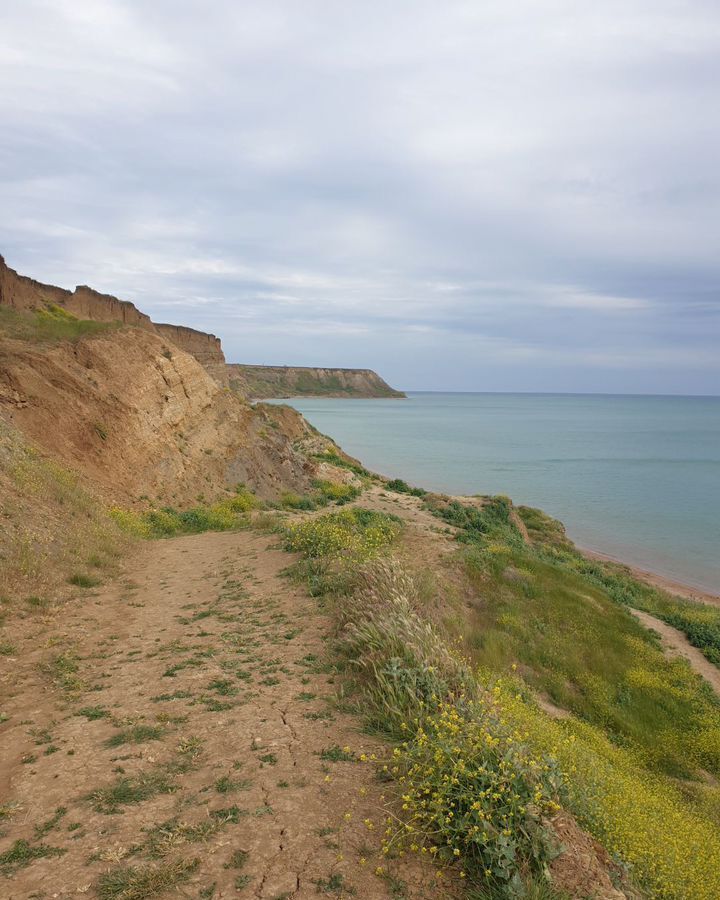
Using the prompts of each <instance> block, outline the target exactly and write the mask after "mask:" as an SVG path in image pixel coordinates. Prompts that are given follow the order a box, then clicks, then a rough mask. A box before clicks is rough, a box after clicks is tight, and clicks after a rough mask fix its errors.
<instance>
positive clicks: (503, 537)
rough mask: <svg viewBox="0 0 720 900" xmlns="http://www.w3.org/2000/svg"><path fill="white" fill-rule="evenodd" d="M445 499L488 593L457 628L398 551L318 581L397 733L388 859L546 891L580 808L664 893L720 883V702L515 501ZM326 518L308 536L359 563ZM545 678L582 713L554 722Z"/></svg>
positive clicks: (355, 685)
mask: <svg viewBox="0 0 720 900" xmlns="http://www.w3.org/2000/svg"><path fill="white" fill-rule="evenodd" d="M431 506H432V508H433V510H434V511H435V512H436V514H437V515H438V516H439V517H440V518H442V519H444V521H445V522H446V523H447V524H448V525H450V526H453V527H454V528H455V529H456V532H457V536H458V538H459V544H460V546H461V548H462V549H460V550H459V551H458V555H457V565H458V569H457V572H458V575H459V576H461V577H462V578H463V579H465V580H466V584H467V585H468V586H469V587H470V588H471V589H472V590H474V591H476V592H477V594H478V597H479V598H482V601H481V603H479V604H478V605H477V607H476V608H475V611H474V613H473V616H472V618H471V620H470V621H466V620H465V619H464V617H458V616H453V615H452V612H453V610H452V609H450V610H449V611H448V610H445V612H446V613H448V612H449V614H448V615H446V619H447V621H446V625H447V628H444V627H443V625H442V623H440V622H438V621H436V622H433V621H432V618H433V617H432V614H431V613H429V612H428V598H427V596H426V595H425V588H424V587H423V586H422V585H421V584H420V582H419V581H418V579H416V578H414V577H412V576H410V575H409V574H408V573H407V572H406V571H405V570H404V569H403V568H402V567H401V566H400V565H399V564H398V563H397V562H395V561H393V560H392V559H389V558H388V557H387V553H382V554H369V555H368V556H367V557H366V559H367V560H368V561H367V562H366V563H365V565H364V566H362V567H361V572H360V573H359V574H358V572H357V568H356V569H355V573H354V576H353V578H352V579H350V580H349V581H347V580H346V581H343V582H341V584H340V589H339V590H336V584H335V582H334V581H333V580H332V579H322V578H321V579H319V581H318V583H317V584H316V588H319V590H316V593H322V594H323V595H324V597H325V602H326V606H328V608H330V609H332V611H333V613H334V615H335V618H336V622H337V630H338V640H337V645H336V646H337V651H338V654H339V659H340V660H341V661H344V663H343V664H344V667H345V671H346V673H347V676H348V677H347V683H346V687H345V690H346V691H349V692H350V695H351V700H352V702H353V703H354V704H355V707H356V708H357V709H358V711H360V712H362V713H363V714H364V715H365V716H366V718H367V720H368V724H369V725H370V726H371V727H372V728H374V729H375V730H379V731H381V732H383V733H385V734H387V735H388V736H389V737H390V738H391V739H393V740H394V741H395V742H396V747H395V750H394V753H393V755H392V757H391V758H390V759H389V760H387V761H386V762H385V763H384V764H383V765H382V767H381V774H383V773H384V774H385V775H386V776H389V777H392V778H394V779H396V782H397V803H396V805H395V806H394V807H393V809H392V810H391V812H390V816H389V825H388V831H387V833H386V839H385V849H386V853H387V854H388V856H390V857H392V856H393V855H394V854H396V853H401V852H407V851H410V852H416V853H419V854H421V855H423V856H426V857H428V858H431V859H433V860H434V861H435V864H436V866H437V867H438V870H439V872H440V874H441V875H442V873H443V872H444V870H445V868H446V867H449V866H452V867H453V869H454V871H456V873H457V874H459V875H460V876H461V877H464V878H465V879H466V880H467V882H468V884H469V885H471V886H472V887H473V889H474V890H476V891H478V892H479V893H478V896H480V895H482V896H485V895H487V896H508V897H520V896H525V895H528V893H529V892H530V891H531V888H530V887H529V885H532V886H533V887H532V890H535V891H538V890H539V891H543V890H546V888H543V887H542V883H543V881H544V877H545V876H544V872H545V871H546V865H547V863H548V862H549V861H550V860H551V859H552V857H553V855H554V854H555V853H557V851H558V846H557V842H556V840H555V838H554V835H553V832H552V829H550V828H549V827H548V824H547V823H548V820H549V819H550V818H551V816H552V814H553V813H554V812H555V811H556V810H557V809H558V808H559V807H560V805H562V806H563V807H564V808H567V809H569V810H570V811H571V812H573V813H574V814H575V815H576V817H577V818H578V819H579V821H580V822H581V824H582V825H584V826H585V827H586V828H588V829H589V830H590V831H591V832H592V833H593V834H594V835H595V836H596V837H598V839H600V840H601V841H602V842H603V843H604V844H605V846H606V847H607V848H608V849H609V850H610V852H611V853H613V854H614V855H615V857H616V858H617V859H618V860H620V861H622V862H623V864H624V865H625V867H626V871H627V877H628V878H632V879H633V880H635V881H636V882H637V883H638V884H639V885H641V886H642V887H643V888H645V889H646V890H647V891H649V892H650V894H651V895H652V896H657V897H666V898H676V900H680V898H683V900H710V898H712V897H715V896H718V895H720V876H719V875H718V872H720V839H718V837H717V825H718V823H720V796H718V790H717V788H715V787H713V786H712V785H710V784H708V783H707V781H706V780H704V779H705V778H706V777H707V773H720V768H719V764H720V756H718V753H717V751H718V748H720V729H719V726H720V718H718V701H717V698H716V697H715V696H714V694H713V693H712V692H711V691H710V689H709V688H708V687H707V685H705V684H704V683H703V682H702V681H701V680H700V679H699V678H698V677H697V676H695V675H694V674H693V673H692V672H691V670H690V669H689V667H688V666H687V665H686V664H685V663H684V662H683V661H675V662H668V661H667V660H665V659H664V657H663V655H662V653H661V651H660V649H659V647H658V646H657V643H656V641H655V639H654V638H653V636H652V635H651V634H650V633H649V632H647V631H646V630H645V629H643V628H641V627H640V625H639V624H638V623H637V622H636V621H635V620H634V619H633V618H632V617H631V616H630V615H629V614H628V613H627V612H626V611H625V609H624V608H623V606H622V605H621V604H620V603H618V602H617V600H616V599H614V598H613V597H611V596H609V595H608V593H607V592H605V591H604V590H603V589H602V588H601V587H600V586H598V585H597V584H596V583H594V582H593V581H592V580H590V579H585V578H584V577H583V576H582V574H581V573H579V572H573V571H570V570H569V568H567V567H565V566H564V565H562V563H560V564H558V563H557V562H556V561H553V560H551V559H550V558H549V556H548V554H547V552H546V550H545V548H543V547H538V548H534V547H533V546H529V545H527V544H526V543H525V540H524V539H523V535H522V534H521V532H520V530H519V529H518V527H517V522H516V520H515V518H514V515H513V511H512V507H511V504H510V502H509V501H508V500H507V499H505V498H493V499H487V500H481V499H478V501H476V502H475V503H472V504H469V503H468V504H460V503H453V502H447V501H444V502H443V501H440V502H436V501H435V500H433V503H432V504H431ZM350 512H351V510H347V511H343V513H341V514H335V515H341V516H345V515H347V514H348V513H350ZM322 518H327V517H322ZM319 521H320V520H314V521H311V522H307V523H303V524H302V525H299V526H296V529H295V530H296V531H297V535H296V536H289V537H288V538H287V539H286V546H287V547H288V549H292V550H296V551H299V552H301V553H303V554H304V557H305V560H306V563H308V564H312V565H313V566H319V565H321V564H323V563H324V564H326V565H327V566H328V567H329V568H330V569H332V564H333V561H335V560H337V559H342V558H343V554H344V552H345V550H344V545H345V542H347V547H348V553H349V556H350V557H351V558H357V557H356V554H355V551H354V542H355V537H354V534H353V529H350V530H349V533H347V534H346V532H345V529H344V528H343V527H338V523H337V522H332V523H331V522H330V521H328V522H325V523H322V525H320V527H319V528H318V526H317V525H316V523H317V522H319ZM391 544H392V542H386V543H385V545H384V546H385V550H386V551H387V550H388V549H389V548H390V546H391ZM438 607H439V608H440V609H443V604H442V603H440V604H436V605H435V608H438ZM450 607H452V602H450ZM461 622H462V623H463V624H462V626H461V625H460V624H459V623H461ZM453 634H455V635H456V636H457V637H459V638H460V640H461V646H462V653H460V652H459V648H458V645H457V644H456V643H455V642H454V640H453V637H452V636H453ZM478 665H480V666H481V667H478ZM528 685H531V686H532V687H533V688H535V689H536V690H538V691H540V693H541V694H544V695H545V696H550V697H551V699H552V700H553V702H554V703H556V704H558V705H559V706H564V707H565V709H569V710H572V711H573V712H574V713H575V715H574V716H570V717H568V718H564V719H562V720H554V719H552V718H551V717H550V716H549V715H548V714H547V713H546V712H545V711H544V710H543V709H541V708H540V707H539V706H538V703H537V701H536V697H537V694H536V693H535V692H534V691H533V690H530V689H529V687H528ZM547 890H551V889H550V888H547ZM523 892H524V893H523ZM545 896H551V894H550V893H547V894H545Z"/></svg>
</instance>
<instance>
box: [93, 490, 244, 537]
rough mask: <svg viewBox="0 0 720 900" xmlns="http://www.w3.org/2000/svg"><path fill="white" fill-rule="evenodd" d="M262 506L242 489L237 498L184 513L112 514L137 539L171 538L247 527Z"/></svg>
mask: <svg viewBox="0 0 720 900" xmlns="http://www.w3.org/2000/svg"><path fill="white" fill-rule="evenodd" d="M259 505H260V503H259V501H258V499H257V497H255V495H254V494H251V493H250V491H248V490H246V489H244V488H242V489H240V490H238V492H237V494H236V495H235V496H233V497H228V498H227V499H225V500H220V501H218V502H217V503H213V504H212V505H210V506H196V507H193V508H192V509H188V510H184V511H182V512H178V511H177V510H174V509H172V508H170V507H164V508H163V509H150V510H146V511H144V512H134V511H132V510H127V509H122V508H120V507H114V508H113V509H111V510H110V515H111V517H112V518H113V519H114V520H115V522H116V523H117V524H118V525H119V526H120V527H121V528H122V529H123V530H124V531H127V532H129V533H130V534H134V535H135V536H136V537H145V538H149V537H170V536H172V535H175V534H196V533H199V532H201V531H229V530H231V529H232V528H239V527H240V526H242V525H245V524H247V521H248V519H247V513H248V512H249V511H250V510H251V509H254V508H256V507H258V506H259Z"/></svg>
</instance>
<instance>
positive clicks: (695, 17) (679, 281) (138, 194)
mask: <svg viewBox="0 0 720 900" xmlns="http://www.w3.org/2000/svg"><path fill="white" fill-rule="evenodd" d="M0 122H1V123H2V126H1V127H0V253H2V254H3V255H4V256H5V258H6V261H7V262H8V264H9V265H11V266H12V267H13V268H15V269H17V270H18V271H20V272H22V273H23V274H28V275H32V276H33V277H35V278H38V279H40V280H42V281H47V282H50V283H53V284H60V285H62V286H63V287H68V288H72V287H74V286H75V285H76V284H90V285H91V286H93V287H95V288H97V289H99V290H102V291H105V292H108V293H112V294H115V295H117V296H119V297H122V298H124V299H130V300H133V301H134V302H135V303H136V304H137V305H138V306H139V307H140V308H141V309H142V310H144V311H145V312H147V313H149V314H150V315H151V316H152V318H153V319H154V320H156V321H165V322H174V323H177V324H187V325H191V326H193V327H195V328H200V329H202V330H206V331H212V332H214V333H215V334H218V335H219V336H220V337H221V338H222V340H223V345H224V348H225V352H226V356H227V358H228V360H230V361H234V362H248V363H267V364H290V365H323V366H351V367H353V366H362V367H370V368H374V369H376V370H378V371H379V372H380V373H381V374H382V375H383V376H384V377H385V378H386V379H387V380H388V381H390V383H392V384H393V385H394V386H397V387H400V388H405V389H408V390H413V389H415V390H478V391H505V390H507V391H600V392H630V393H708V394H719V393H720V252H719V251H720V3H718V2H717V0H631V2H628V0H622V2H620V0H603V2H602V3H599V2H597V0H484V2H478V0H393V2H391V3H389V2H387V0H343V2H338V0H263V2H262V3H258V2H247V0H213V2H212V3H207V2H201V0H153V2H151V3H148V2H143V0H93V2H90V0H3V2H2V4H0Z"/></svg>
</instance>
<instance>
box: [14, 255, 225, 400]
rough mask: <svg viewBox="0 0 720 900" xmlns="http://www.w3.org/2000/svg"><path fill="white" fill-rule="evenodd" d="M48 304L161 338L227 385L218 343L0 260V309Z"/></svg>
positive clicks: (124, 304)
mask: <svg viewBox="0 0 720 900" xmlns="http://www.w3.org/2000/svg"><path fill="white" fill-rule="evenodd" d="M49 304H54V305H55V306H60V307H62V308H63V309H66V310H67V311H68V312H69V313H72V314H73V315H74V316H77V317H78V318H79V319H90V320H91V321H95V322H121V323H122V324H123V325H132V326H134V327H136V328H142V329H143V330H144V331H149V332H152V333H153V334H158V335H161V336H162V337H164V338H165V339H166V340H167V341H170V342H171V343H172V344H174V345H175V346H176V347H179V348H180V349H181V350H184V351H185V352H187V353H190V354H192V355H193V356H194V357H195V358H196V359H197V360H198V362H200V364H201V365H202V366H204V367H205V369H206V370H207V371H208V372H209V373H210V374H211V375H212V376H213V378H215V379H216V381H218V383H219V384H221V385H223V386H227V385H228V372H227V368H226V364H225V355H224V354H223V351H222V345H221V343H220V339H219V338H217V337H215V335H214V334H206V333H205V332H203V331H196V330H195V329H194V328H187V327H185V326H183V325H165V324H161V325H158V324H156V323H154V322H153V321H151V319H150V317H149V316H147V315H145V313H143V312H140V310H139V309H138V308H137V307H136V306H135V304H134V303H131V302H130V301H129V300H119V299H118V298H117V297H113V296H112V295H111V294H101V293H99V292H98V291H95V290H93V289H92V288H90V287H87V286H86V285H79V286H78V287H76V288H75V290H74V291H67V290H65V289H64V288H59V287H55V286H54V285H50V284H43V283H42V282H40V281H35V279H33V278H28V277H27V276H25V275H19V274H18V273H17V272H16V271H15V270H14V269H11V268H10V267H9V266H8V265H7V264H6V262H5V260H4V259H3V257H2V256H0V305H4V306H10V307H12V308H13V309H16V310H18V311H21V312H23V311H24V312H29V311H32V310H37V309H42V308H44V307H47V306H48V305H49Z"/></svg>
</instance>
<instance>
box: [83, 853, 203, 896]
mask: <svg viewBox="0 0 720 900" xmlns="http://www.w3.org/2000/svg"><path fill="white" fill-rule="evenodd" d="M199 864H200V861H199V860H197V859H181V860H177V861H176V862H171V863H165V864H163V865H160V866H142V867H136V866H119V867H118V868H116V869H112V870H111V871H109V872H106V873H105V874H104V875H101V876H100V880H99V881H98V885H97V895H98V898H99V900H148V898H151V897H157V896H159V895H160V894H162V893H165V892H166V891H168V890H170V889H171V888H173V887H175V886H176V885H179V884H183V883H184V882H186V881H187V880H188V879H189V877H190V875H191V874H192V872H194V871H195V869H196V868H197V867H198V865H199Z"/></svg>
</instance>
